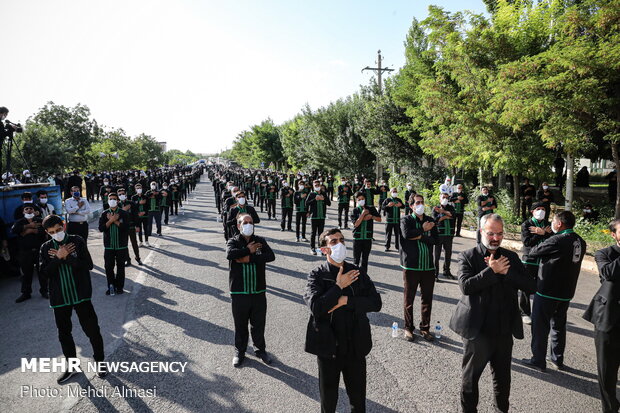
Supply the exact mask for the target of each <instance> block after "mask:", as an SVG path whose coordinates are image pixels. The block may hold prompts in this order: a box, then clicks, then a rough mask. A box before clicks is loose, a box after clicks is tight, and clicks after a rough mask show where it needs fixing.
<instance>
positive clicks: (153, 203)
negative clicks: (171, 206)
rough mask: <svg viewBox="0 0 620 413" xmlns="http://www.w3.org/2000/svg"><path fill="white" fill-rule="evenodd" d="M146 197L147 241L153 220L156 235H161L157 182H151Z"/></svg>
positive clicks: (159, 195) (159, 197)
mask: <svg viewBox="0 0 620 413" xmlns="http://www.w3.org/2000/svg"><path fill="white" fill-rule="evenodd" d="M146 198H147V203H146V207H147V211H148V214H147V217H148V218H147V226H146V236H147V241H148V237H150V236H151V234H152V232H153V221H155V225H156V226H157V235H159V236H160V237H161V198H162V197H161V193H160V192H159V190H158V189H157V182H151V190H150V191H146Z"/></svg>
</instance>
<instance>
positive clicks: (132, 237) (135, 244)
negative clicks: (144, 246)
mask: <svg viewBox="0 0 620 413" xmlns="http://www.w3.org/2000/svg"><path fill="white" fill-rule="evenodd" d="M129 241H130V242H131V248H132V249H133V255H134V256H135V257H136V259H137V260H139V259H140V248H138V237H137V235H136V228H135V227H129ZM129 261H130V258H129V252H128V253H127V262H129Z"/></svg>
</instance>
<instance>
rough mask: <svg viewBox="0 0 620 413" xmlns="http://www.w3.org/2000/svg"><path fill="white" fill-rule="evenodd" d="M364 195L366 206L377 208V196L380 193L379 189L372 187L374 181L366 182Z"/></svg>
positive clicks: (368, 180)
mask: <svg viewBox="0 0 620 413" xmlns="http://www.w3.org/2000/svg"><path fill="white" fill-rule="evenodd" d="M362 191H364V195H366V205H368V206H375V195H377V194H378V193H379V191H378V190H377V188H373V187H372V181H371V180H370V179H366V180H365V181H364V189H362Z"/></svg>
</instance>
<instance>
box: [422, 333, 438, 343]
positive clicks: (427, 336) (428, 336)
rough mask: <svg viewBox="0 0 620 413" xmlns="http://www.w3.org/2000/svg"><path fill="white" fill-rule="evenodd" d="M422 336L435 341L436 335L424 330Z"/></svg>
mask: <svg viewBox="0 0 620 413" xmlns="http://www.w3.org/2000/svg"><path fill="white" fill-rule="evenodd" d="M421 333H422V338H423V339H424V340H426V341H435V337H433V335H432V334H431V333H429V332H428V331H422V332H421Z"/></svg>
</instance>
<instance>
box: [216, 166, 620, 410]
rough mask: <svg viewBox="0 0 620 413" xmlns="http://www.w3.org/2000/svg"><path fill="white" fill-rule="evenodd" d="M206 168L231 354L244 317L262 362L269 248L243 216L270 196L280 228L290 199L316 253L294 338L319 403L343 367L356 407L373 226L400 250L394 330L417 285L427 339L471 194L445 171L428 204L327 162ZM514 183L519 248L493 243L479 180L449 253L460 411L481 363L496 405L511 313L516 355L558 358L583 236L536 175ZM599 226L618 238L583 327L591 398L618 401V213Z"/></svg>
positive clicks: (471, 400)
mask: <svg viewBox="0 0 620 413" xmlns="http://www.w3.org/2000/svg"><path fill="white" fill-rule="evenodd" d="M208 174H209V179H210V180H211V182H212V184H213V189H214V192H215V202H216V208H217V209H218V213H219V214H220V217H221V218H220V219H221V222H222V224H223V232H224V237H225V239H226V241H227V258H228V259H229V260H230V288H231V297H233V304H232V306H233V317H234V320H235V354H234V357H233V366H235V367H239V366H241V365H242V363H243V361H244V359H245V352H246V348H247V344H248V332H247V329H248V323H249V324H250V327H251V334H252V339H253V342H254V346H255V352H256V354H257V356H258V357H259V358H261V359H262V360H263V361H264V362H265V363H267V364H269V363H271V357H270V356H269V355H268V354H267V352H266V348H265V339H264V326H265V318H266V298H265V291H266V288H267V285H266V281H265V264H266V263H268V262H271V261H273V260H275V259H276V258H277V257H276V254H274V251H272V250H271V249H270V248H269V247H268V245H267V240H266V239H265V238H264V237H260V236H258V235H255V232H256V226H255V224H258V223H260V219H261V218H260V216H259V211H258V210H259V209H260V212H261V213H263V214H264V213H266V215H267V217H266V219H268V220H271V219H274V220H277V219H278V217H277V216H276V213H277V212H276V208H275V205H276V203H277V202H278V199H279V203H280V207H281V212H280V214H281V217H280V228H281V231H291V232H292V231H293V228H292V216H293V212H295V214H294V215H295V230H294V231H295V239H296V241H297V242H309V244H310V249H311V253H312V254H313V255H317V254H321V255H324V256H325V257H326V262H325V263H324V264H322V265H321V266H319V267H317V268H315V269H314V270H312V271H311V272H310V274H309V275H308V286H307V290H306V293H305V294H304V299H305V301H306V303H307V305H308V307H309V309H310V313H311V315H310V319H309V322H308V330H307V335H306V351H308V352H309V353H311V354H315V355H316V356H317V362H318V370H319V387H320V394H321V409H322V411H323V412H334V411H335V408H336V403H337V399H338V383H339V380H340V374H342V375H343V377H344V381H345V387H346V389H347V394H348V396H349V400H350V403H351V406H352V410H353V411H364V409H365V383H366V362H365V357H366V355H367V354H368V353H369V352H370V348H371V342H372V340H371V337H370V328H369V326H368V319H367V318H366V317H365V313H368V312H374V311H380V310H381V297H380V296H379V294H378V293H377V292H376V289H375V288H374V285H373V283H372V280H371V278H370V277H369V275H368V273H367V271H368V262H369V255H370V252H371V249H372V245H373V240H374V235H375V234H374V225H375V224H376V223H380V222H382V221H383V220H384V219H385V222H386V231H385V244H384V246H385V251H390V248H391V242H392V239H393V240H394V244H395V247H396V250H397V251H399V254H400V266H401V268H402V271H403V284H404V319H405V326H404V334H405V338H406V339H407V340H408V341H414V340H416V335H415V334H414V331H415V326H414V319H413V302H414V299H415V295H416V292H417V290H418V287H419V289H420V296H421V299H420V301H421V320H420V323H419V326H418V327H419V330H420V334H419V335H420V336H421V337H422V338H423V339H425V340H427V341H433V340H434V339H435V338H434V335H433V334H432V332H431V326H430V320H431V312H432V303H433V289H434V284H435V283H436V282H438V281H439V280H440V279H439V261H440V257H441V254H442V252H443V253H444V266H443V276H444V277H446V278H450V279H454V278H455V277H454V275H452V272H451V268H450V262H451V254H452V242H453V238H454V237H455V236H460V233H461V228H462V223H463V215H464V212H465V209H466V206H467V204H468V203H469V202H470V200H469V197H468V194H467V193H466V191H465V190H464V188H463V185H462V184H459V185H452V183H451V180H450V178H447V179H446V181H445V182H444V183H443V184H442V185H441V187H440V188H439V190H440V193H441V195H440V202H439V204H438V205H427V204H426V200H425V198H424V196H423V195H421V194H418V193H416V191H415V190H414V189H413V188H412V186H411V185H410V184H407V187H406V189H405V188H400V189H399V188H390V187H389V186H388V185H387V184H386V183H385V181H379V182H374V181H373V180H372V179H368V178H366V177H363V176H360V177H354V178H353V179H348V178H346V177H342V178H341V179H340V182H336V180H335V179H334V177H333V176H332V175H330V174H325V173H324V174H321V173H319V172H313V173H310V174H303V173H299V174H286V173H279V172H273V171H260V170H259V171H255V170H248V169H241V168H226V167H223V166H216V167H213V168H211V169H210V170H209V171H208ZM525 187H526V188H524V190H523V193H524V205H523V207H524V208H526V209H527V214H526V215H525V218H524V222H523V225H522V241H523V251H522V255H521V256H519V255H518V254H517V253H515V252H513V251H510V250H508V249H505V248H502V247H501V244H502V241H503V238H504V222H503V219H502V217H501V216H499V215H497V214H496V213H495V210H496V209H497V199H496V198H495V196H494V195H493V194H492V193H491V188H488V187H484V186H483V187H482V188H481V191H480V195H479V196H477V197H476V199H475V203H476V215H477V219H478V229H477V231H476V235H477V246H476V247H474V248H472V249H469V250H466V251H463V252H462V253H461V254H460V255H459V259H458V267H459V268H458V282H459V286H460V289H461V292H462V297H461V299H460V300H459V302H458V304H457V305H456V306H455V309H454V313H453V316H452V318H451V320H450V328H451V329H452V330H453V331H454V332H456V333H457V334H459V335H460V336H461V337H462V339H463V350H464V351H463V363H462V386H461V407H462V411H464V412H476V411H477V406H478V399H479V395H478V382H479V379H480V376H481V375H482V372H483V371H484V369H485V367H486V365H487V364H490V365H491V373H492V376H493V384H494V396H495V398H494V408H495V409H496V410H497V411H501V412H507V411H508V409H509V394H510V381H511V380H510V376H511V363H512V347H513V339H514V338H516V339H523V338H524V334H523V324H524V323H525V324H531V333H532V341H531V351H532V355H531V357H528V358H526V359H523V360H522V361H521V363H522V365H524V366H526V367H529V368H532V369H535V370H538V371H539V372H541V373H542V372H545V371H546V368H547V364H548V363H549V364H551V366H552V367H554V368H555V369H558V370H565V368H566V367H565V364H564V361H565V360H564V353H565V348H566V322H567V321H566V320H567V312H568V308H569V305H570V302H571V300H572V298H573V297H574V295H575V291H576V288H577V281H578V277H579V273H580V270H581V263H582V260H583V258H584V256H585V252H586V243H585V241H584V240H583V239H582V238H581V237H580V236H579V235H578V234H577V233H575V231H574V226H575V223H576V217H575V215H574V214H573V213H571V212H570V211H560V212H558V213H555V215H554V216H553V219H550V218H551V216H550V215H551V204H552V203H553V202H554V196H553V192H552V191H551V189H550V188H549V186H548V185H547V184H546V183H543V184H542V185H541V188H540V190H539V191H537V192H536V190H535V188H534V187H531V188H530V186H529V182H527V181H526V183H525ZM401 193H404V197H401V196H400V194H401ZM334 197H335V199H334ZM249 200H252V201H253V202H252V203H253V205H249V202H248V201H249ZM332 201H334V202H337V205H338V206H337V208H334V209H333V212H334V213H335V214H337V220H338V227H336V228H329V229H325V220H326V219H327V217H328V214H329V212H328V207H330V206H331V203H332ZM334 207H335V206H334ZM265 210H266V211H265ZM308 218H309V219H310V221H311V232H310V234H311V235H310V237H311V238H310V240H309V241H308V240H307V239H306V226H307V219H308ZM263 219H264V217H263ZM348 229H351V230H352V244H353V263H349V262H347V261H346V258H347V248H346V244H345V238H347V236H348V233H347V234H345V233H344V230H348ZM610 231H611V232H612V236H613V238H614V240H616V243H617V245H614V246H612V247H609V248H607V249H605V250H601V251H599V252H597V255H596V260H597V263H598V264H599V270H600V274H601V282H602V287H601V290H599V292H598V293H597V295H596V296H595V297H594V299H593V300H592V303H591V305H590V307H589V309H588V311H587V312H586V314H585V315H584V317H585V318H586V319H588V320H590V321H592V322H593V323H594V324H595V328H596V340H595V341H596V352H597V360H598V371H599V384H600V389H601V395H602V404H603V411H604V412H618V406H619V404H618V400H617V399H616V395H615V388H616V381H617V372H618V368H619V366H620V356H618V354H620V353H618V352H617V350H618V347H619V346H620V336H619V334H620V316H619V315H618V314H619V312H618V310H620V308H619V307H618V303H619V302H620V301H619V299H620V290H618V288H616V287H615V285H614V284H613V282H614V281H616V280H617V279H620V220H614V221H612V222H611V224H610ZM317 245H318V248H317ZM276 253H277V252H276ZM532 297H533V300H532ZM532 301H533V303H532ZM608 302H609V303H610V304H607V303H608ZM361 314H364V316H363V317H362V316H361Z"/></svg>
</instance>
